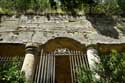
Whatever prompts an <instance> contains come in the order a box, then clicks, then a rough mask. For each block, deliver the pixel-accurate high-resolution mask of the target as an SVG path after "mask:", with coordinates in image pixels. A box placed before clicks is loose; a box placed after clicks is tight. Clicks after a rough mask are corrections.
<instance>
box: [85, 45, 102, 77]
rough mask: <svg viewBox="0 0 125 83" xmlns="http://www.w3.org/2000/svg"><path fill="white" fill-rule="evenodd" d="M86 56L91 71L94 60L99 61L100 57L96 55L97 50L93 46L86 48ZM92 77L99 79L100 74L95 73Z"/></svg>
mask: <svg viewBox="0 0 125 83" xmlns="http://www.w3.org/2000/svg"><path fill="white" fill-rule="evenodd" d="M87 57H88V62H89V67H90V70H91V71H93V70H94V69H96V64H95V62H96V63H99V62H100V58H99V57H98V51H97V50H96V49H94V48H93V47H89V48H88V49H87ZM94 77H95V78H96V79H100V76H99V75H98V74H97V73H96V74H95V75H94Z"/></svg>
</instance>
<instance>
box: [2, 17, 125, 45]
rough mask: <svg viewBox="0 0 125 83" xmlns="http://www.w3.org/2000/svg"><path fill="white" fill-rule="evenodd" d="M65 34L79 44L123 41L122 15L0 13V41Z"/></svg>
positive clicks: (124, 22) (124, 21) (40, 39)
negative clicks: (11, 14) (2, 14)
mask: <svg viewBox="0 0 125 83" xmlns="http://www.w3.org/2000/svg"><path fill="white" fill-rule="evenodd" d="M57 37H67V38H72V39H74V40H77V41H78V42H80V43H82V44H87V45H88V44H97V43H106V44H119V43H125V19H124V18H120V17H119V18H118V17H115V16H114V17H106V16H76V17H73V16H67V15H62V16H61V15H58V16H54V15H53V16H24V15H21V16H16V15H15V16H10V17H8V16H1V22H0V43H21V44H24V43H27V42H36V43H40V44H44V43H46V42H47V41H48V40H50V39H54V38H57Z"/></svg>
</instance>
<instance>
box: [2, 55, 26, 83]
mask: <svg viewBox="0 0 125 83" xmlns="http://www.w3.org/2000/svg"><path fill="white" fill-rule="evenodd" d="M20 66H21V63H20V62H19V60H18V59H17V58H16V57H15V58H13V60H12V62H9V63H4V64H1V65H0V83H1V82H2V83H27V82H26V80H25V76H24V73H21V72H20Z"/></svg>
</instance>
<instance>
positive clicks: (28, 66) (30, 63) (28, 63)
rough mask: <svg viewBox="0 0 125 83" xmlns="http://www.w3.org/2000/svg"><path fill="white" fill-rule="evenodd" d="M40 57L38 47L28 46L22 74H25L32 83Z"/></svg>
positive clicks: (35, 45) (32, 44) (31, 44)
mask: <svg viewBox="0 0 125 83" xmlns="http://www.w3.org/2000/svg"><path fill="white" fill-rule="evenodd" d="M38 55H39V49H38V45H37V44H34V43H28V44H26V54H25V58H24V62H23V66H22V70H21V71H22V72H24V73H25V77H26V80H27V81H28V82H29V83H31V82H32V79H33V74H34V69H35V66H36V61H37V57H38Z"/></svg>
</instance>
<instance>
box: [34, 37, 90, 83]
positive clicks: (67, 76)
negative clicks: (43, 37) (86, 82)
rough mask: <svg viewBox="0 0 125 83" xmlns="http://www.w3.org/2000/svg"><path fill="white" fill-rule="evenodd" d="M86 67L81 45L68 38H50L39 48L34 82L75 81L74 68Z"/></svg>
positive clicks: (60, 82) (68, 82)
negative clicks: (39, 53)
mask: <svg viewBox="0 0 125 83" xmlns="http://www.w3.org/2000/svg"><path fill="white" fill-rule="evenodd" d="M83 66H84V68H88V60H87V56H86V54H85V50H84V49H83V47H82V45H81V44H80V43H79V42H77V41H75V40H73V39H68V38H57V39H54V40H50V41H48V42H47V44H45V45H44V46H43V47H42V49H41V55H40V59H39V63H38V64H37V67H36V72H35V75H34V81H35V82H36V83H77V74H76V68H78V67H79V68H80V67H83Z"/></svg>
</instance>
